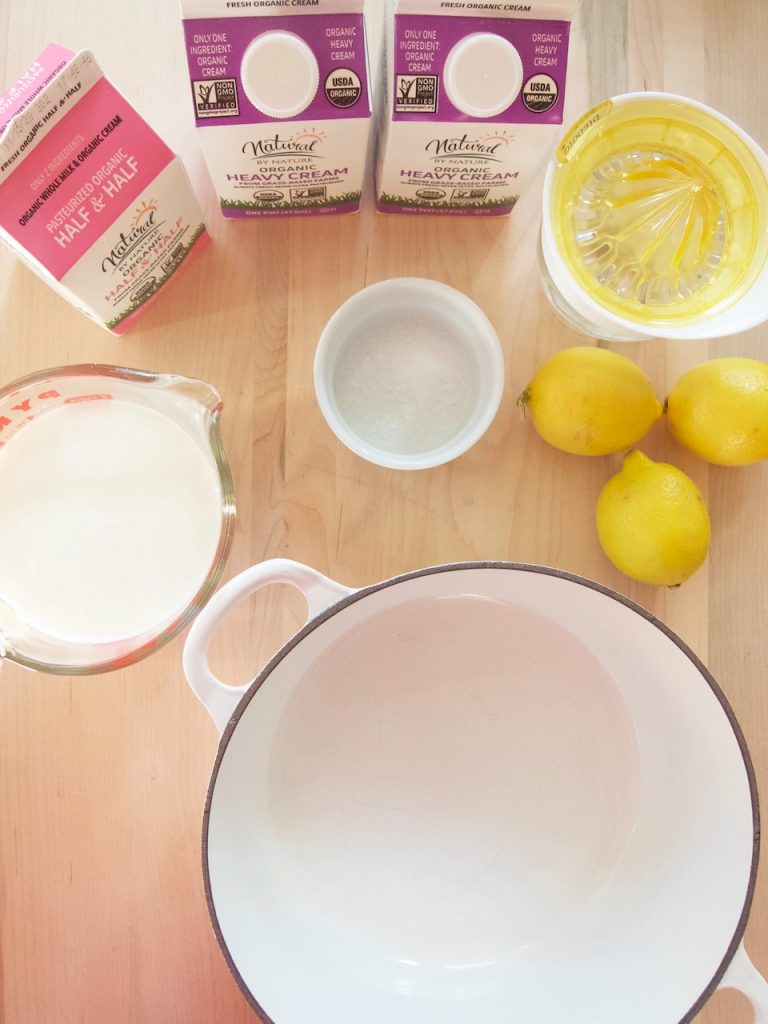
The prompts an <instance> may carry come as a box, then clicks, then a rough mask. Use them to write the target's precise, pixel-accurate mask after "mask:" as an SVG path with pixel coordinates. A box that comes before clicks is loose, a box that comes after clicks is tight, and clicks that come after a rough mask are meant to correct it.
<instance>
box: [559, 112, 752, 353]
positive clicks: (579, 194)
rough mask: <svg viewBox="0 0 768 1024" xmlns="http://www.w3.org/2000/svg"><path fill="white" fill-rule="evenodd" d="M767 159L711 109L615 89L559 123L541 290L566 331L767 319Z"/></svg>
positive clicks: (700, 326)
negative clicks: (561, 131) (563, 125)
mask: <svg viewBox="0 0 768 1024" xmlns="http://www.w3.org/2000/svg"><path fill="white" fill-rule="evenodd" d="M766 224H768V156H766V154H765V152H764V151H763V150H762V149H761V148H760V147H759V146H758V145H757V143H755V142H754V140H753V139H751V138H750V137H749V135H747V133H746V132H744V131H743V130H742V129H741V128H739V127H738V125H736V124H734V123H733V122H732V121H730V120H729V119H728V118H726V117H724V116H723V115H722V114H719V113H718V112H717V111H715V110H712V109H711V108H709V107H706V106H704V105H703V104H701V103H697V102H695V101H693V100H689V99H686V98H684V97H681V96H674V95H671V94H667V93H653V92H648V93H628V94H626V95H622V96H616V97H614V98H613V99H610V100H605V101H604V102H603V103H600V104H598V105H597V106H596V107H593V108H592V109H591V110H589V111H588V112H587V113H586V114H584V116H583V117H581V118H580V119H579V120H578V121H577V122H576V123H575V124H574V125H573V126H572V127H571V128H570V129H569V130H568V131H567V132H566V135H565V137H564V138H563V140H562V142H561V143H560V146H559V147H558V149H557V152H556V154H555V157H554V159H553V160H552V161H551V163H550V165H549V167H548V169H547V174H546V178H545V184H544V200H543V211H542V228H541V266H542V277H543V282H544V289H545V291H546V293H547V296H548V298H549V299H550V302H551V303H552V305H553V306H554V308H555V310H556V311H557V312H558V313H559V314H560V315H561V317H562V318H563V319H564V320H565V321H566V322H567V323H568V324H569V325H570V326H572V327H574V328H575V329H576V330H579V331H581V332H582V333H586V334H589V335H592V336H595V337H599V338H605V339H608V340H615V341H635V340H641V339H644V338H650V337H666V338H691V339H692V338H713V337H719V336H722V335H727V334H734V333H736V332H737V331H742V330H746V329H747V328H750V327H753V326H754V325H755V324H757V323H760V322H761V321H763V320H765V319H766V318H768V232H766Z"/></svg>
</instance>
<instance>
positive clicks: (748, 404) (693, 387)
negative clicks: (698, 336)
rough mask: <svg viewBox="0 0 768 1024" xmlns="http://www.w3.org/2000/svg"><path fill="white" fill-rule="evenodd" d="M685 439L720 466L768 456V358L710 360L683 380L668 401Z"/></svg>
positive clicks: (674, 427) (675, 427)
mask: <svg viewBox="0 0 768 1024" xmlns="http://www.w3.org/2000/svg"><path fill="white" fill-rule="evenodd" d="M665 411H666V413H667V420H668V422H669V426H670V429H671V430H672V434H673V435H674V436H675V437H676V438H677V440H678V441H679V442H680V444H682V445H685V447H686V448H690V450H691V451H692V452H695V453H696V455H698V456H700V458H702V459H706V460H707V462H715V463H717V464H718V465H719V466H746V465H748V464H749V463H751V462H760V460H761V459H766V458H768V363H762V362H760V361H759V360H758V359H744V358H741V357H736V356H733V357H728V358H725V359H710V360H708V361H707V362H706V363H700V364H699V365H698V366H694V367H693V369H692V370H688V372H687V373H684V374H683V375H682V377H681V378H680V379H679V380H678V381H677V383H676V384H675V386H674V387H673V388H672V390H671V391H670V393H669V396H668V397H667V401H666V404H665Z"/></svg>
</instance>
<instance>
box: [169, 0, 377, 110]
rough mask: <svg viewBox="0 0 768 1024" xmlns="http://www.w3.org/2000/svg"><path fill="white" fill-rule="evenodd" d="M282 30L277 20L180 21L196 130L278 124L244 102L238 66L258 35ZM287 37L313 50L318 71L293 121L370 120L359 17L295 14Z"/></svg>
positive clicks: (282, 22)
mask: <svg viewBox="0 0 768 1024" xmlns="http://www.w3.org/2000/svg"><path fill="white" fill-rule="evenodd" d="M285 31H286V19H285V17H281V16H280V15H275V16H274V17H272V16H266V17H265V16H263V15H259V16H257V17H244V18H197V19H194V20H189V21H185V22H184V37H185V42H186V51H187V61H188V64H189V75H190V80H191V84H192V97H193V102H194V108H195V119H196V124H197V126H198V127H206V126H209V125H214V124H219V125H225V124H226V125H247V124H257V123H260V122H272V121H274V120H275V119H276V118H274V117H272V116H270V115H269V114H266V113H264V112H263V111H262V110H259V109H258V108H257V107H255V106H254V105H253V103H252V102H251V101H250V100H249V99H248V96H247V94H246V90H245V88H244V87H243V82H242V80H241V74H240V66H241V63H242V60H243V57H244V55H245V52H246V50H247V49H248V47H249V46H250V45H251V43H252V42H253V41H254V39H255V38H256V37H257V36H260V35H263V34H264V33H266V32H285ZM290 32H291V34H292V35H294V36H296V37H298V39H299V40H301V41H302V42H303V43H305V44H306V45H307V46H308V47H309V49H310V50H311V51H312V53H313V54H314V57H315V60H316V61H317V71H318V86H317V91H316V93H315V95H314V98H313V99H312V100H311V101H310V102H309V104H308V105H307V106H306V108H305V109H303V110H302V111H301V113H300V115H299V114H297V115H296V117H299V116H300V117H301V118H302V119H304V120H313V119H322V120H335V119H341V118H349V117H368V116H369V115H370V100H369V95H368V77H367V68H366V55H365V28H364V22H363V17H362V15H360V14H348V15H347V14H340V13H335V14H329V15H319V14H310V15H295V16H292V17H291V18H290ZM280 120H283V118H280Z"/></svg>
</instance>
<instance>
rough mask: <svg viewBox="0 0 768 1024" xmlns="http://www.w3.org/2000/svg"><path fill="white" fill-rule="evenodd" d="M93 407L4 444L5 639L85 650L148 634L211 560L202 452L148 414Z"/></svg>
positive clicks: (211, 522) (210, 478) (0, 520)
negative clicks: (26, 634)
mask: <svg viewBox="0 0 768 1024" xmlns="http://www.w3.org/2000/svg"><path fill="white" fill-rule="evenodd" d="M89 398H90V400H82V401H77V400H76V401H71V400H70V402H68V403H66V404H63V405H60V406H58V407H57V408H54V409H52V410H51V411H48V412H44V413H43V414H42V415H39V416H35V418H34V419H31V420H30V421H29V422H27V423H26V424H25V425H23V426H22V427H21V429H18V430H17V431H16V433H15V434H14V435H13V436H12V438H11V440H10V441H9V442H8V443H6V444H4V445H2V446H0V494H2V496H3V500H2V502H0V633H3V632H5V633H6V637H7V634H8V631H10V630H13V629H16V628H18V629H23V628H24V625H25V624H28V625H29V626H31V627H32V628H34V629H36V630H38V631H39V632H41V633H43V634H46V635H47V636H49V637H52V638H57V639H60V640H66V641H74V642H82V643H93V644H96V643H102V642H109V641H114V640H121V639H124V638H126V639H127V638H131V637H135V636H139V635H141V634H143V633H146V632H148V631H150V630H156V629H157V627H158V625H159V624H162V623H166V622H169V621H170V620H172V618H173V617H174V616H175V615H176V614H177V613H178V612H180V611H181V609H183V608H184V607H185V606H186V605H187V604H188V602H189V601H190V600H191V599H192V597H193V596H194V595H195V593H196V592H197V590H198V588H199V587H200V585H201V583H202V581H203V580H204V578H205V577H206V574H207V573H208V571H209V569H210V567H211V564H212V562H213V560H214V556H215V553H216V550H217V545H218V542H219V535H220V530H221V521H222V511H221V488H220V485H219V479H218V477H217V475H216V472H215V470H214V467H213V465H212V463H211V459H210V457H209V455H208V453H206V452H205V451H204V449H203V448H202V446H201V445H200V444H198V443H197V442H196V441H195V439H194V438H193V437H192V436H191V435H190V434H189V433H187V431H186V430H184V429H183V428H182V427H181V426H179V425H177V423H176V422H174V421H173V420H172V419H171V418H169V417H168V416H164V415H162V414H160V413H158V412H156V411H155V410H154V409H151V408H148V407H146V406H144V405H140V404H136V403H133V402H128V401H121V400H117V399H110V398H108V397H105V396H101V397H100V396H89ZM44 404H45V401H44V399H43V400H42V401H41V403H40V405H42V406H44Z"/></svg>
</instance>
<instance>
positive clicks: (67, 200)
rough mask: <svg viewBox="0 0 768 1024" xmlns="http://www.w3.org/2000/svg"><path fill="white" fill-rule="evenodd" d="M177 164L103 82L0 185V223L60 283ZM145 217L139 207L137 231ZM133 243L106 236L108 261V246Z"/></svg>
mask: <svg viewBox="0 0 768 1024" xmlns="http://www.w3.org/2000/svg"><path fill="white" fill-rule="evenodd" d="M49 49H50V48H49ZM61 49H63V48H61ZM46 52H47V51H46ZM42 77H43V78H44V77H45V76H42ZM75 112H76V116H73V114H74V113H75ZM172 159H173V153H172V152H171V150H170V149H168V147H167V146H166V145H165V144H164V143H163V142H162V141H161V140H160V139H159V138H158V136H157V135H156V134H155V133H154V131H153V130H152V129H151V128H150V127H149V125H148V124H147V123H146V121H144V120H143V119H142V118H141V117H140V116H139V115H138V114H137V113H136V111H135V110H134V109H133V107H131V106H130V104H129V103H127V102H126V100H125V99H124V98H123V97H122V96H121V95H120V93H119V92H117V90H116V89H115V88H114V87H113V86H112V85H111V84H110V82H108V81H107V80H106V79H101V80H100V81H98V82H97V83H96V84H95V85H94V86H93V87H92V88H90V89H89V90H88V92H86V94H85V95H84V96H83V97H82V99H79V100H77V101H76V102H74V103H73V110H72V113H70V114H69V115H67V116H65V117H64V118H63V119H62V120H61V121H60V122H59V123H58V124H57V125H56V126H55V127H54V128H53V129H51V131H50V132H49V133H48V134H47V135H46V136H45V138H43V139H42V141H41V142H40V143H39V144H38V145H37V146H36V147H35V148H34V150H33V151H32V152H31V153H30V154H29V155H28V157H27V158H26V160H25V161H24V166H23V168H21V167H19V168H18V169H17V170H16V171H14V172H13V173H12V174H11V175H10V176H9V177H8V179H7V180H6V182H5V183H4V184H3V185H2V186H0V224H1V225H2V226H3V227H4V228H5V229H6V231H8V233H9V234H10V235H12V236H13V237H14V238H15V239H16V240H17V241H18V242H20V243H21V245H22V246H23V247H24V249H26V251H27V252H28V253H30V254H31V255H32V256H34V257H35V258H36V259H37V260H39V261H40V263H42V264H43V266H44V267H46V268H47V269H48V270H49V271H50V272H51V273H52V274H53V276H54V277H55V278H56V279H57V280H61V279H62V277H63V276H64V275H65V274H66V273H67V271H68V270H70V269H71V267H72V266H73V265H74V264H75V263H76V262H77V261H78V260H79V259H80V258H81V257H82V256H83V255H84V253H85V252H87V251H88V249H90V248H91V247H92V246H93V245H94V243H95V242H96V241H97V240H98V239H99V238H100V237H101V236H102V235H103V234H104V232H105V231H106V230H107V228H109V226H110V225H111V224H113V223H114V222H115V221H116V220H117V219H118V217H120V215H121V214H124V213H125V211H126V208H127V207H128V206H129V204H130V203H131V202H133V201H134V200H135V199H136V198H137V197H138V196H139V195H140V193H141V192H142V191H144V190H145V189H146V187H147V185H148V184H149V183H150V182H151V181H152V180H153V179H154V178H155V177H156V176H157V175H158V174H159V173H160V171H161V170H162V169H163V168H164V167H166V166H167V165H168V164H169V163H170V162H171V160H172ZM142 212H143V211H141V210H140V209H137V210H136V224H137V227H136V230H137V231H138V232H140V225H141V223H142ZM136 241H137V242H138V239H136ZM132 242H133V240H132V239H131V238H129V237H126V236H125V232H122V233H121V237H120V238H119V239H111V238H110V237H109V235H107V236H106V238H105V239H104V243H103V244H104V249H105V252H104V258H105V259H109V257H110V253H109V248H108V246H109V244H112V245H114V246H119V247H120V248H121V249H122V250H124V249H125V247H126V246H130V245H131V244H132ZM113 253H114V249H113Z"/></svg>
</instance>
